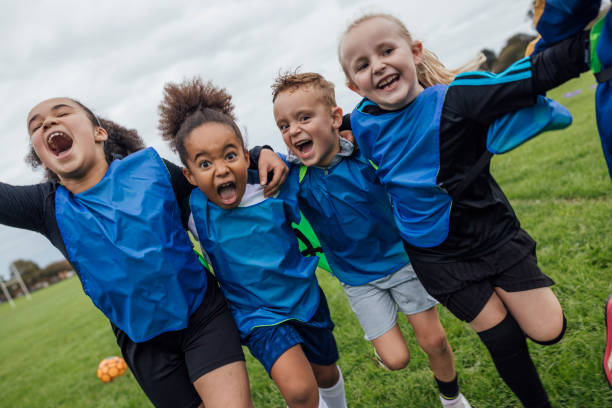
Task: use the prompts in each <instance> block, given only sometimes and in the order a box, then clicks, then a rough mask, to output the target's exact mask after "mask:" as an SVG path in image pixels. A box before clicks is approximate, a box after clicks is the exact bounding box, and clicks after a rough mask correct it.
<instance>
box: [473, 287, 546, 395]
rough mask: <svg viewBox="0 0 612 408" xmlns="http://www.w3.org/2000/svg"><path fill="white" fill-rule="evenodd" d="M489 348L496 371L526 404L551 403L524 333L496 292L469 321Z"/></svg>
mask: <svg viewBox="0 0 612 408" xmlns="http://www.w3.org/2000/svg"><path fill="white" fill-rule="evenodd" d="M470 326H471V327H472V328H473V329H474V330H475V331H476V332H477V333H478V336H479V337H480V339H481V340H482V342H483V343H484V345H485V346H486V347H487V349H488V350H489V353H490V354H491V358H492V359H493V363H494V364H495V367H496V368H497V372H498V373H499V375H500V377H501V378H502V379H503V380H504V382H505V383H506V384H507V385H508V387H510V389H511V390H512V391H513V392H514V393H515V394H516V396H517V397H518V398H519V399H520V400H521V402H522V403H523V405H524V406H525V407H550V402H549V400H548V396H547V394H546V391H545V390H544V387H543V385H542V382H541V381H540V377H539V376H538V373H537V371H536V368H535V366H534V364H533V361H532V360H531V357H530V356H529V350H528V349H527V342H526V341H525V334H524V333H523V331H522V330H521V328H520V327H519V325H518V324H517V322H516V321H515V320H514V318H513V317H512V315H511V314H510V313H508V311H507V310H506V307H505V306H504V304H503V303H502V301H501V299H500V298H499V296H497V295H496V294H495V293H493V294H492V296H491V297H490V298H489V300H488V301H487V303H486V305H485V306H484V308H483V309H482V310H481V312H480V313H479V314H478V315H477V316H476V318H475V319H473V320H472V321H470Z"/></svg>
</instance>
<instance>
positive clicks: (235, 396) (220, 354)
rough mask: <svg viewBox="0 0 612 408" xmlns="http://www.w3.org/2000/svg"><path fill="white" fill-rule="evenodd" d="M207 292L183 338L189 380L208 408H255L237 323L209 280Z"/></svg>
mask: <svg viewBox="0 0 612 408" xmlns="http://www.w3.org/2000/svg"><path fill="white" fill-rule="evenodd" d="M208 288H209V289H208V290H207V292H206V296H205V298H204V301H203V303H202V305H201V306H200V308H199V309H198V310H197V311H196V312H195V313H194V314H193V316H192V317H191V318H190V320H189V326H188V327H187V328H186V329H185V334H184V336H183V337H182V338H181V343H182V347H183V348H184V349H185V363H186V365H187V370H188V372H189V378H190V379H191V381H192V382H193V386H194V387H195V390H196V391H197V393H198V394H199V396H200V398H201V400H202V402H203V405H204V406H205V407H206V408H223V407H236V408H252V407H253V403H252V402H251V392H250V388H249V378H248V375H247V371H246V364H245V361H244V354H243V353H242V346H241V344H240V336H239V334H238V329H237V328H236V323H235V322H234V318H233V317H232V314H231V312H230V311H229V309H228V308H227V303H226V300H225V297H223V295H222V293H221V291H220V289H219V287H218V285H217V283H216V282H214V281H212V280H209V281H208ZM201 310H209V311H210V312H209V313H207V314H201V313H200V311H201ZM162 392H163V391H162Z"/></svg>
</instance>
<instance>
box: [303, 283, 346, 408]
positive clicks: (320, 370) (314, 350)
mask: <svg viewBox="0 0 612 408" xmlns="http://www.w3.org/2000/svg"><path fill="white" fill-rule="evenodd" d="M293 326H294V327H295V329H296V330H297V331H298V332H299V334H300V336H301V338H302V349H303V350H304V354H305V355H306V358H307V359H308V361H309V362H310V366H311V367H312V372H313V373H314V377H315V379H316V382H317V385H318V387H319V395H320V397H321V400H322V401H321V405H320V406H327V407H329V408H346V395H345V392H344V379H343V378H342V373H341V372H340V368H339V367H338V366H337V365H336V362H337V361H338V346H337V345H336V339H335V338H334V335H333V334H332V330H333V327H334V324H333V323H332V321H331V317H330V315H329V308H328V306H327V300H326V299H325V295H324V294H323V292H321V303H320V304H319V308H318V309H317V312H316V313H315V315H314V316H313V317H312V318H311V319H310V320H309V321H308V322H306V323H299V322H296V323H295V324H294V325H293Z"/></svg>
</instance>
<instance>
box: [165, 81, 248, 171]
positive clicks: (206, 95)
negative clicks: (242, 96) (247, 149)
mask: <svg viewBox="0 0 612 408" xmlns="http://www.w3.org/2000/svg"><path fill="white" fill-rule="evenodd" d="M158 110H159V115H160V118H159V130H160V131H161V133H162V138H163V139H164V140H165V141H167V142H168V143H169V144H170V148H171V149H172V150H173V151H175V152H177V153H178V155H179V157H180V158H181V161H182V162H183V164H184V165H185V166H187V158H188V156H187V150H186V149H185V140H186V139H187V137H188V136H189V134H190V133H191V131H192V130H194V129H196V128H197V127H199V126H201V125H203V124H205V123H220V124H223V125H226V126H229V127H230V128H231V129H232V130H233V131H234V133H235V134H236V137H237V138H238V140H240V144H241V145H242V146H243V148H244V139H243V137H242V132H240V129H239V128H238V125H237V124H236V118H235V117H234V105H233V104H232V97H231V95H230V94H228V93H227V91H226V90H225V89H223V88H217V87H215V86H214V85H213V84H212V83H211V82H207V83H204V82H202V79H201V78H199V77H194V78H192V79H189V80H184V81H183V82H182V83H180V84H175V83H172V82H169V83H167V84H166V85H165V86H164V96H163V99H162V101H161V103H160V104H159V107H158Z"/></svg>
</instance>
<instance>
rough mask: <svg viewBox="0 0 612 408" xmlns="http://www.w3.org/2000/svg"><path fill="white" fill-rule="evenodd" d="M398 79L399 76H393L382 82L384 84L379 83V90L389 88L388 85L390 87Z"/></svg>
mask: <svg viewBox="0 0 612 408" xmlns="http://www.w3.org/2000/svg"><path fill="white" fill-rule="evenodd" d="M397 77H398V76H397V75H393V76H391V77H389V78H387V79H386V80H384V81H382V82H379V83H378V87H379V88H384V87H385V86H387V85H389V84H390V83H391V82H393V81H394V80H395V79H397Z"/></svg>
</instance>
